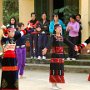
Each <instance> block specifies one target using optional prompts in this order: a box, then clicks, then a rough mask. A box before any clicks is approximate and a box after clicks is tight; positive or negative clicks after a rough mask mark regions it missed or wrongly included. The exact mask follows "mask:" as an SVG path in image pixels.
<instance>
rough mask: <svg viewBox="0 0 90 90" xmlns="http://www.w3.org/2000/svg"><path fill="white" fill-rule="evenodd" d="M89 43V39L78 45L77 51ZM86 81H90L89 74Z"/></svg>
mask: <svg viewBox="0 0 90 90" xmlns="http://www.w3.org/2000/svg"><path fill="white" fill-rule="evenodd" d="M89 43H90V37H89V38H88V39H87V40H86V41H85V42H84V43H82V44H80V45H78V49H79V50H81V49H82V48H84V47H85V46H87V45H88V44H89ZM88 81H90V74H89V76H88Z"/></svg>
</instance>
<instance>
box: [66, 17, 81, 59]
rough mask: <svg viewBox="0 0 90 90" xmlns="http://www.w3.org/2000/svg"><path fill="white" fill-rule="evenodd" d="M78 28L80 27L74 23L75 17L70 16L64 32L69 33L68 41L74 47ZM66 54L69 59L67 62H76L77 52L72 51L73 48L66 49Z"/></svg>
mask: <svg viewBox="0 0 90 90" xmlns="http://www.w3.org/2000/svg"><path fill="white" fill-rule="evenodd" d="M79 28H80V25H79V23H78V22H77V21H76V17H75V15H72V16H70V21H69V23H68V25H67V28H66V31H67V32H68V33H69V40H70V41H71V42H72V43H73V44H75V45H76V44H77V40H78V35H79V34H78V33H79ZM68 54H69V57H68V58H67V60H76V57H77V52H76V51H75V50H74V48H73V47H69V48H68Z"/></svg>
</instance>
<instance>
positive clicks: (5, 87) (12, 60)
mask: <svg viewBox="0 0 90 90" xmlns="http://www.w3.org/2000/svg"><path fill="white" fill-rule="evenodd" d="M22 33H23V32H22ZM22 33H20V32H16V33H15V36H14V37H13V38H6V37H3V38H2V44H3V51H4V55H3V60H2V77H1V89H0V90H19V89H18V67H17V60H16V53H15V47H16V40H17V39H18V38H20V37H21V36H22Z"/></svg>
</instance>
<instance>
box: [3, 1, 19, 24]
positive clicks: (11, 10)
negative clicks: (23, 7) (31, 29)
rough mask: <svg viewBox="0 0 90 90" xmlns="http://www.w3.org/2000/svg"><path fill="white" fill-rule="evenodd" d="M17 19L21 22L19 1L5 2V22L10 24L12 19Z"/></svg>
mask: <svg viewBox="0 0 90 90" xmlns="http://www.w3.org/2000/svg"><path fill="white" fill-rule="evenodd" d="M13 16H14V17H15V18H16V20H17V21H18V20H19V7H18V0H3V22H4V24H7V23H9V20H10V18H11V17H13Z"/></svg>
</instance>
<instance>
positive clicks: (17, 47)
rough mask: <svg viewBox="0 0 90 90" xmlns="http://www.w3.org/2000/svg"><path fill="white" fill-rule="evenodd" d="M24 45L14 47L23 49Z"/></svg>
mask: <svg viewBox="0 0 90 90" xmlns="http://www.w3.org/2000/svg"><path fill="white" fill-rule="evenodd" d="M24 47H25V45H21V46H16V48H24Z"/></svg>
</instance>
